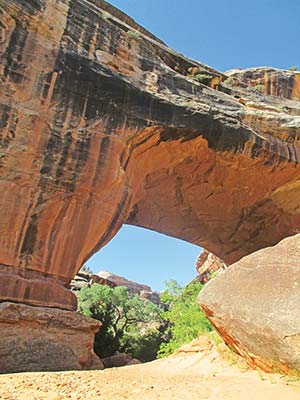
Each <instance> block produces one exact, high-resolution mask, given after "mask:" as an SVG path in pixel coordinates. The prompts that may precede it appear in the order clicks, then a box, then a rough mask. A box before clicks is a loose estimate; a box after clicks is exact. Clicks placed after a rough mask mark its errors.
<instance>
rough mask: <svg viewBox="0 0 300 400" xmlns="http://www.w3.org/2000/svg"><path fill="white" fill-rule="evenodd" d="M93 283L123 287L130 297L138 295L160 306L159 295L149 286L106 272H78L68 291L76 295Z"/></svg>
mask: <svg viewBox="0 0 300 400" xmlns="http://www.w3.org/2000/svg"><path fill="white" fill-rule="evenodd" d="M93 283H98V284H99V285H107V286H110V287H116V286H125V287H127V289H128V291H129V293H131V294H132V295H135V294H138V295H139V296H140V297H141V298H142V299H145V300H149V301H152V303H155V304H160V298H159V293H157V292H154V291H152V289H151V287H150V286H148V285H144V284H141V283H137V282H134V281H130V280H129V279H126V278H123V277H122V276H118V275H115V274H113V273H111V272H108V271H100V272H99V273H98V274H93V273H87V272H78V274H77V275H76V276H75V277H74V279H72V281H71V284H70V289H71V290H72V292H74V293H75V294H77V293H78V292H79V291H80V290H81V289H82V288H83V287H90V286H91V285H92V284H93Z"/></svg>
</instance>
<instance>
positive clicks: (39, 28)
mask: <svg viewBox="0 0 300 400" xmlns="http://www.w3.org/2000/svg"><path fill="white" fill-rule="evenodd" d="M0 6H1V43H0V57H1V68H0V78H1V79H0V85H1V91H0V114H1V118H0V191H1V211H0V214H1V215H0V220H1V224H0V264H1V272H0V274H1V280H2V279H5V280H6V282H7V284H5V287H3V285H2V287H1V290H0V299H3V300H13V301H20V302H26V303H28V304H33V305H36V304H41V303H42V304H44V305H48V306H57V305H58V306H59V307H61V308H67V309H74V308H75V300H74V299H72V298H71V297H72V296H71V295H67V294H66V292H65V291H64V290H63V287H62V286H67V285H68V284H69V281H70V279H71V278H72V277H73V276H74V275H75V273H76V272H77V271H78V270H79V268H80V266H81V265H82V264H83V262H84V261H85V260H87V259H88V258H89V257H90V256H91V255H92V254H93V253H94V252H95V251H96V250H98V249H100V248H101V247H102V246H104V245H105V244H106V243H107V242H108V241H109V240H110V239H111V238H112V237H113V236H114V235H115V234H116V233H117V231H118V230H119V229H120V227H121V226H122V224H123V223H125V222H126V223H129V224H134V225H138V226H143V227H146V228H150V229H154V230H156V231H159V232H163V233H166V234H168V235H171V236H174V237H178V238H181V239H184V240H187V241H189V242H192V243H195V244H198V245H201V246H204V247H205V248H207V249H208V250H210V251H212V252H213V253H214V254H216V255H218V256H220V257H221V258H223V259H224V260H225V262H227V263H232V262H234V261H236V260H238V259H240V258H241V257H242V256H244V255H246V254H248V253H251V252H253V251H255V250H257V249H258V248H261V247H265V246H267V245H270V244H274V243H276V242H278V241H279V240H280V239H282V238H283V237H285V236H287V235H289V234H293V233H295V231H296V229H297V228H298V227H299V226H300V209H299V207H298V202H297V201H296V200H295V199H296V198H297V196H299V194H300V185H299V164H298V158H299V154H300V145H299V136H300V130H299V113H300V107H299V103H298V102H295V101H293V100H290V98H294V97H293V96H290V98H285V99H284V98H281V97H280V98H279V97H277V98H276V97H274V96H273V97H272V96H267V95H263V94H261V93H258V92H257V91H255V90H254V89H253V88H252V86H253V85H252V83H251V85H249V86H247V85H246V84H245V83H242V81H244V79H241V83H240V84H239V85H232V86H230V85H228V79H227V76H225V75H224V74H222V73H219V72H218V71H215V70H213V69H212V68H209V67H207V66H204V65H202V64H201V63H198V62H196V61H192V60H190V59H187V58H185V57H184V56H182V55H180V54H178V53H176V52H174V51H172V50H171V49H169V48H168V47H166V46H165V45H164V44H163V43H162V42H161V41H159V40H158V39H156V38H155V37H154V36H153V35H151V34H149V33H148V32H147V31H145V30H143V29H142V28H141V27H139V26H138V25H137V24H135V23H134V22H133V21H132V20H131V19H130V18H129V17H127V16H125V15H123V14H122V13H121V12H119V11H117V10H115V9H114V8H113V7H111V6H109V5H108V4H107V3H105V2H103V1H100V0H97V1H96V0H94V1H92V2H85V1H80V2H79V1H77V0H76V1H74V2H72V3H70V4H69V3H67V2H65V1H60V2H56V1H52V0H51V1H47V2H46V1H40V2H39V3H36V2H34V1H33V0H30V1H26V2H25V1H24V0H12V1H10V2H7V1H4V0H2V1H1V2H0ZM136 29H137V31H136ZM189 70H193V71H194V70H197V72H199V73H200V75H201V76H203V75H204V76H208V77H211V76H213V77H216V79H215V80H214V82H215V81H216V80H217V81H218V82H219V84H214V85H212V84H211V81H212V78H207V79H206V80H205V79H204V80H202V81H203V82H206V83H205V84H204V83H201V80H199V79H198V80H197V79H196V78H197V76H198V75H195V74H189V73H188V71H189ZM281 75H282V76H285V75H287V76H293V79H294V80H295V82H296V81H297V79H298V78H297V77H298V73H297V72H294V73H293V72H285V71H281ZM226 79H227V83H226ZM247 82H248V81H247ZM247 82H246V83H247ZM274 82H275V83H274V85H276V82H277V80H276V79H275V80H274ZM280 82H281V81H280ZM282 82H284V81H282ZM280 84H281V83H280ZM282 85H284V83H282ZM295 85H296V84H295ZM211 86H212V87H211ZM293 88H294V89H293V90H294V91H297V90H296V86H293ZM271 92H272V93H271V94H273V95H274V94H277V92H276V91H271ZM281 93H284V90H283V89H282V90H281V89H280V91H279V94H281ZM286 97H289V96H286ZM20 270H22V271H34V272H36V273H37V274H40V277H39V278H38V276H37V275H35V276H34V277H33V275H32V276H30V275H29V273H28V274H27V275H26V276H27V277H29V278H28V280H27V281H26V279H27V278H24V277H21V276H20V272H19V271H20ZM2 276H4V278H2ZM46 281H48V282H49V285H47V284H46V285H44V282H46ZM26 282H30V283H29V284H28V283H26ZM50 282H51V283H50ZM63 298H64V299H65V300H62V299H63ZM58 303H59V304H58Z"/></svg>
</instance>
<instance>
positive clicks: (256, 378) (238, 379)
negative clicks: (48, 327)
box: [0, 352, 300, 400]
mask: <svg viewBox="0 0 300 400" xmlns="http://www.w3.org/2000/svg"><path fill="white" fill-rule="evenodd" d="M0 399H1V400H67V399H76V400H123V399H131V400H152V399H153V400H154V399H155V400H159V399H160V400H171V399H172V400H174V399H175V400H196V399H197V400H201V399H209V400H248V399H249V400H269V399H270V400H299V399H300V383H299V382H294V383H293V382H290V383H287V382H286V381H285V380H283V379H282V378H280V376H278V375H267V374H261V373H258V372H257V371H246V372H242V371H240V370H239V369H238V368H237V367H235V366H228V364H226V363H225V362H224V361H221V360H220V357H218V354H217V353H215V352H211V353H210V354H206V355H204V354H201V353H200V354H193V355H179V356H176V357H170V358H168V359H163V360H157V361H154V362H151V363H148V364H144V365H133V366H130V367H123V368H113V369H107V370H105V371H84V372H59V373H27V374H14V375H2V376H0Z"/></svg>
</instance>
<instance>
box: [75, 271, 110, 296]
mask: <svg viewBox="0 0 300 400" xmlns="http://www.w3.org/2000/svg"><path fill="white" fill-rule="evenodd" d="M93 283H98V284H99V285H106V286H109V287H115V286H116V284H115V283H114V282H112V281H110V280H109V279H106V278H102V277H100V276H98V275H96V274H93V273H89V272H78V273H77V274H76V275H75V277H74V279H72V281H71V283H70V289H71V290H72V292H74V293H75V294H76V293H77V292H79V291H80V290H81V289H82V288H84V287H91V286H92V284H93Z"/></svg>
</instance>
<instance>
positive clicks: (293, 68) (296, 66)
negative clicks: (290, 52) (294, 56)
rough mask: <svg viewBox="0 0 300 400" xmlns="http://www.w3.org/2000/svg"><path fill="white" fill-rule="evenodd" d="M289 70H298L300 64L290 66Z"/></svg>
mask: <svg viewBox="0 0 300 400" xmlns="http://www.w3.org/2000/svg"><path fill="white" fill-rule="evenodd" d="M288 71H298V65H293V66H292V67H290V68H288Z"/></svg>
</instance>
